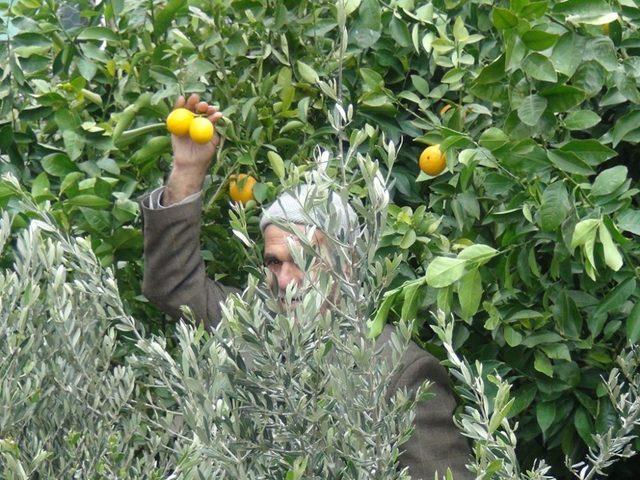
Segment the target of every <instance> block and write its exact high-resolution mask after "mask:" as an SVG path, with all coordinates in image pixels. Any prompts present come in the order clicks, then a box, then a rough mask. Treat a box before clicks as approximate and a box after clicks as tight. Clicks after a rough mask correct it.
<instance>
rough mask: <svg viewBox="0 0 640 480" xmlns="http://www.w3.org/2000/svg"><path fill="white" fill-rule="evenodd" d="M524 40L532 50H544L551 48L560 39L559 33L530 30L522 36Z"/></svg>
mask: <svg viewBox="0 0 640 480" xmlns="http://www.w3.org/2000/svg"><path fill="white" fill-rule="evenodd" d="M521 38H522V42H523V43H524V44H525V45H526V46H527V47H528V48H530V49H531V50H536V51H542V50H546V49H547V48H551V47H553V46H554V45H555V43H556V42H557V41H558V35H554V34H553V33H547V32H543V31H542V30H529V31H528V32H525V33H523V34H522V36H521Z"/></svg>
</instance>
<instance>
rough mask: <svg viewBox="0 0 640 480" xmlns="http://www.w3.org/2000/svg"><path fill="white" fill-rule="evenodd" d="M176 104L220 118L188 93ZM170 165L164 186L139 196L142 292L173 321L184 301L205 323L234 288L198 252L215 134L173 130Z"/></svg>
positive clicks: (213, 320) (215, 318) (215, 319)
mask: <svg viewBox="0 0 640 480" xmlns="http://www.w3.org/2000/svg"><path fill="white" fill-rule="evenodd" d="M176 107H184V108H188V109H190V110H192V111H194V112H199V113H204V114H206V115H207V116H208V117H207V118H209V120H211V121H212V123H214V124H215V122H216V121H217V120H218V119H220V118H221V117H222V114H221V113H219V112H217V109H216V108H215V107H212V106H209V105H207V104H206V102H199V98H198V96H197V95H191V97H190V98H189V100H187V101H186V102H185V100H184V98H183V97H180V98H179V99H178V101H177V102H176ZM171 140H172V146H173V154H174V161H173V169H172V171H171V174H170V175H169V179H168V180H167V184H166V186H165V187H161V188H159V189H156V190H154V191H153V192H147V193H145V194H143V195H142V196H140V197H139V198H138V204H139V205H140V210H141V211H142V215H143V236H144V276H143V282H142V294H143V295H144V296H145V297H147V299H149V301H150V302H151V303H152V304H154V305H156V306H157V307H158V308H160V309H161V310H162V311H164V312H166V313H167V314H169V315H170V316H171V317H172V318H173V319H174V320H178V319H179V318H180V317H181V316H182V315H181V312H180V306H181V305H188V306H189V307H190V308H191V309H192V310H193V313H194V315H195V318H196V319H197V320H199V321H200V320H202V321H204V323H205V326H206V327H208V328H211V327H215V326H216V325H217V324H218V323H219V322H220V318H221V313H220V305H219V302H220V301H223V300H224V299H225V298H226V296H227V295H229V294H230V293H232V292H234V291H237V290H236V289H234V288H231V287H226V286H224V285H222V284H221V283H219V282H215V281H213V280H211V279H210V278H208V277H207V274H206V269H205V265H204V261H203V259H202V255H201V254H200V229H201V220H202V184H203V182H204V178H205V176H206V173H207V170H208V167H209V164H210V163H211V160H212V159H213V155H214V153H215V149H216V146H217V144H218V141H219V138H218V136H217V135H215V136H214V138H213V139H212V141H211V142H209V143H206V144H203V145H202V144H197V143H195V142H193V141H192V140H191V139H190V138H189V137H188V136H187V137H177V136H175V135H172V139H171Z"/></svg>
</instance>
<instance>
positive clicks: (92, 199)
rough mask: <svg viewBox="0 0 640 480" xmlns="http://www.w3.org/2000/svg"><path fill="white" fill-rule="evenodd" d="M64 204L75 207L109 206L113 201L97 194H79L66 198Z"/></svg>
mask: <svg viewBox="0 0 640 480" xmlns="http://www.w3.org/2000/svg"><path fill="white" fill-rule="evenodd" d="M64 204H65V205H71V206H75V207H91V208H109V207H110V206H111V204H112V203H111V202H110V201H109V200H106V199H104V198H102V197H98V196H96V195H77V196H75V197H73V198H70V199H68V200H65V201H64Z"/></svg>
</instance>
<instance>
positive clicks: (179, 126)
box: [167, 108, 194, 137]
mask: <svg viewBox="0 0 640 480" xmlns="http://www.w3.org/2000/svg"><path fill="white" fill-rule="evenodd" d="M193 117H194V114H193V112H192V111H191V110H187V109H186V108H176V109H175V110H174V111H173V112H171V113H170V114H169V116H168V117H167V130H169V131H170V132H171V133H173V134H174V135H177V136H179V137H184V136H185V135H186V134H187V133H189V127H190V126H191V122H192V121H193Z"/></svg>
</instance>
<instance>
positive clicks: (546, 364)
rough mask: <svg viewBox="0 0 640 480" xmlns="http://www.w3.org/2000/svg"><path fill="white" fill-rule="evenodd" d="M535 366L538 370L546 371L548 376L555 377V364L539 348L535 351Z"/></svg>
mask: <svg viewBox="0 0 640 480" xmlns="http://www.w3.org/2000/svg"><path fill="white" fill-rule="evenodd" d="M533 368H535V369H536V370H537V371H538V372H540V373H544V374H545V375H546V376H547V377H552V378H553V366H552V365H551V362H550V361H549V359H548V358H547V356H546V355H545V354H544V353H542V352H541V351H539V350H536V351H535V360H534V361H533Z"/></svg>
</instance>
